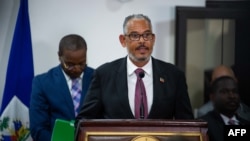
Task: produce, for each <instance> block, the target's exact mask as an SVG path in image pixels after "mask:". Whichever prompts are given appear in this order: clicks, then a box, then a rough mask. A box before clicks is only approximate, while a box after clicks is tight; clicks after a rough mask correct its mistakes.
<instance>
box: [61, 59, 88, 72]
mask: <svg viewBox="0 0 250 141" xmlns="http://www.w3.org/2000/svg"><path fill="white" fill-rule="evenodd" d="M60 60H61V61H62V65H63V66H64V68H65V69H67V70H73V69H74V68H76V67H79V68H80V69H84V68H85V66H86V64H85V63H83V64H77V65H75V64H68V63H66V62H65V61H64V59H63V58H62V57H61V58H60Z"/></svg>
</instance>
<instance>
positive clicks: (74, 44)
mask: <svg viewBox="0 0 250 141" xmlns="http://www.w3.org/2000/svg"><path fill="white" fill-rule="evenodd" d="M79 49H85V50H87V43H86V41H85V39H84V38H83V37H81V36H80V35H77V34H69V35H66V36H64V37H63V38H62V39H61V40H60V43H59V52H58V54H59V56H61V55H63V51H64V50H79Z"/></svg>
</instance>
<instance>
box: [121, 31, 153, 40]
mask: <svg viewBox="0 0 250 141" xmlns="http://www.w3.org/2000/svg"><path fill="white" fill-rule="evenodd" d="M125 36H128V37H129V39H130V40H132V41H139V40H140V38H141V37H142V38H143V39H144V41H149V40H152V39H153V38H154V36H155V34H153V33H143V34H137V33H130V34H128V35H125Z"/></svg>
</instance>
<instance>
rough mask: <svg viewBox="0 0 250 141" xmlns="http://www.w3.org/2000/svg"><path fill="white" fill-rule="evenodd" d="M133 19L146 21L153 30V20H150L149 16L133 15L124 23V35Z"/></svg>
mask: <svg viewBox="0 0 250 141" xmlns="http://www.w3.org/2000/svg"><path fill="white" fill-rule="evenodd" d="M131 19H144V20H146V21H147V22H148V24H149V26H150V29H152V24H151V20H150V19H149V17H148V16H146V15H143V14H133V15H129V16H127V17H126V18H125V20H124V22H123V33H124V34H126V33H127V24H128V22H129V21H130V20H131Z"/></svg>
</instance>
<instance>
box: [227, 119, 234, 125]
mask: <svg viewBox="0 0 250 141" xmlns="http://www.w3.org/2000/svg"><path fill="white" fill-rule="evenodd" d="M228 125H236V123H235V121H234V120H233V119H229V121H228Z"/></svg>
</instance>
